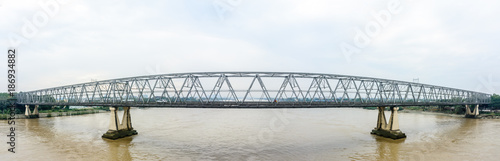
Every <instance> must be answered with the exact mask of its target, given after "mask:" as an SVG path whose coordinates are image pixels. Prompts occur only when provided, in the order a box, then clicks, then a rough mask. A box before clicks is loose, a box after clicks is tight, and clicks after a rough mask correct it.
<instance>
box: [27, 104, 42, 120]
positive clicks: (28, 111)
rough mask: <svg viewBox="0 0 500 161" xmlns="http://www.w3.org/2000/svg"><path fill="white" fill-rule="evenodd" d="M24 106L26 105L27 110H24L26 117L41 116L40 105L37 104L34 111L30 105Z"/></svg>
mask: <svg viewBox="0 0 500 161" xmlns="http://www.w3.org/2000/svg"><path fill="white" fill-rule="evenodd" d="M24 107H26V111H25V112H24V115H25V116H26V118H38V117H39V116H40V114H39V113H38V105H35V109H34V110H33V113H32V112H31V110H30V105H24Z"/></svg>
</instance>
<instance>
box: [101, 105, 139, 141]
mask: <svg viewBox="0 0 500 161" xmlns="http://www.w3.org/2000/svg"><path fill="white" fill-rule="evenodd" d="M109 110H110V111H111V117H110V118H111V119H110V120H109V130H108V131H107V132H106V133H104V134H103V135H102V137H103V138H107V139H112V140H115V139H119V138H123V137H127V136H131V135H137V131H135V130H134V128H132V120H131V119H130V107H123V117H122V122H121V123H120V119H119V118H118V115H117V114H116V112H117V110H118V108H117V107H109Z"/></svg>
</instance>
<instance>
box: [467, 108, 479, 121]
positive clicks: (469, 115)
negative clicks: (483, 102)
mask: <svg viewBox="0 0 500 161" xmlns="http://www.w3.org/2000/svg"><path fill="white" fill-rule="evenodd" d="M477 116H479V105H476V107H475V108H474V111H472V112H471V111H470V108H469V105H465V117H466V118H476V117H477Z"/></svg>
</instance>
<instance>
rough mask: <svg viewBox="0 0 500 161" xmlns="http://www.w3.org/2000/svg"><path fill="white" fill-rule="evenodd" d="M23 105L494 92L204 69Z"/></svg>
mask: <svg viewBox="0 0 500 161" xmlns="http://www.w3.org/2000/svg"><path fill="white" fill-rule="evenodd" d="M17 99H18V104H24V105H77V106H133V107H215V108H223V107H234V108H244V107H254V108H255V107H364V106H430V105H467V104H489V103H490V95H489V94H486V93H480V92H473V91H468V90H461V89H455V88H448V87H441V86H434V85H428V84H421V83H414V82H405V81H397V80H388V79H379V78H370V77H359V76H349V75H336V74H320V73H290V72H205V73H176V74H162V75H148V76H138V77H129V78H119V79H110V80H103V81H95V82H87V83H81V84H74V85H67V86H61V87H54V88H47V89H41V90H36V91H29V92H20V93H18V94H17Z"/></svg>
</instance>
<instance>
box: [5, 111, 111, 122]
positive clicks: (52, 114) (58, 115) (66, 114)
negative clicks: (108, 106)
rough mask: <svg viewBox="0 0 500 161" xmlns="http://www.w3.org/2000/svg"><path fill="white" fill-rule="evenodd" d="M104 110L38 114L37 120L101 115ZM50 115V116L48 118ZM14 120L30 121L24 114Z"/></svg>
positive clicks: (18, 115)
mask: <svg viewBox="0 0 500 161" xmlns="http://www.w3.org/2000/svg"><path fill="white" fill-rule="evenodd" d="M103 112H106V111H105V110H85V111H67V112H51V113H39V114H38V117H37V118H50V117H64V116H78V115H87V114H96V113H103ZM49 114H50V116H49ZM14 119H32V118H28V117H27V116H26V115H24V114H16V115H15V118H14ZM0 120H9V118H5V119H4V118H1V119H0Z"/></svg>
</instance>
